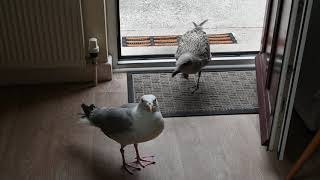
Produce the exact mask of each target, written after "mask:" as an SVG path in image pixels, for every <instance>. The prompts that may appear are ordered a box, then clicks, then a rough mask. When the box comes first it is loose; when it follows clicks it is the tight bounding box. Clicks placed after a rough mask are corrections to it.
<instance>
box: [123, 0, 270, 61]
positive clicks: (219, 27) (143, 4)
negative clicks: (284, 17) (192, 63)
mask: <svg viewBox="0 0 320 180" xmlns="http://www.w3.org/2000/svg"><path fill="white" fill-rule="evenodd" d="M265 4H266V0H163V1H157V0H130V1H129V0H120V29H121V35H122V36H137V35H138V36H140V35H141V36H142V35H174V34H183V33H184V32H186V31H187V30H190V29H192V28H193V25H192V21H194V22H197V23H200V22H202V21H203V20H205V19H208V20H209V21H208V22H207V23H206V24H205V25H204V30H205V31H206V32H207V33H208V34H214V33H229V32H231V33H233V34H234V36H235V38H236V39H237V41H238V43H237V44H231V45H230V44H229V45H226V44H223V45H212V46H211V49H212V51H213V52H235V51H258V50H259V48H260V40H261V35H262V27H263V21H264V13H265ZM175 49H176V47H147V48H146V47H138V48H132V47H130V48H122V53H123V54H126V55H133V54H168V53H174V52H175Z"/></svg>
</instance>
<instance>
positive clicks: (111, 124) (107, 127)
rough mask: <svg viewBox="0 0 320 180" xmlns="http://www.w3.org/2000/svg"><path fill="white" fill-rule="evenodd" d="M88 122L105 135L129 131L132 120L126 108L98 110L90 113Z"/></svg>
mask: <svg viewBox="0 0 320 180" xmlns="http://www.w3.org/2000/svg"><path fill="white" fill-rule="evenodd" d="M90 121H91V122H92V123H93V124H94V125H95V126H97V127H99V128H101V130H102V131H103V132H104V133H105V134H112V133H118V132H121V131H125V130H128V129H130V127H131V126H132V122H133V118H132V116H131V111H130V110H129V109H127V108H99V109H96V110H94V111H93V112H92V114H91V115H90Z"/></svg>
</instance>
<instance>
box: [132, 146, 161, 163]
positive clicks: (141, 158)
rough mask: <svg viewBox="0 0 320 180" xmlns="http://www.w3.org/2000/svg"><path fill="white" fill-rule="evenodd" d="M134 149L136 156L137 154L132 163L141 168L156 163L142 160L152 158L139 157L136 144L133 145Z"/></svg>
mask: <svg viewBox="0 0 320 180" xmlns="http://www.w3.org/2000/svg"><path fill="white" fill-rule="evenodd" d="M134 149H135V150H136V154H137V157H136V161H134V163H137V164H139V165H140V166H141V167H143V168H144V167H146V166H148V165H151V164H155V163H156V162H155V161H149V160H146V159H144V158H150V157H151V158H153V157H154V156H146V157H141V156H140V154H139V149H138V144H134ZM141 161H143V162H147V163H146V164H143V163H142V162H141Z"/></svg>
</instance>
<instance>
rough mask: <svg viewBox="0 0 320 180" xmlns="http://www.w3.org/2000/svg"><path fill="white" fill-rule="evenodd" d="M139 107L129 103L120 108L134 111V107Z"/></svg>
mask: <svg viewBox="0 0 320 180" xmlns="http://www.w3.org/2000/svg"><path fill="white" fill-rule="evenodd" d="M137 105H138V103H128V104H124V105H122V106H120V107H121V108H128V109H132V108H134V107H136V106H137Z"/></svg>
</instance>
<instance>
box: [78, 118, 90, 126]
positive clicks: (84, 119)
mask: <svg viewBox="0 0 320 180" xmlns="http://www.w3.org/2000/svg"><path fill="white" fill-rule="evenodd" d="M78 124H88V125H91V123H90V121H89V119H88V118H86V117H82V118H80V119H79V121H78Z"/></svg>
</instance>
